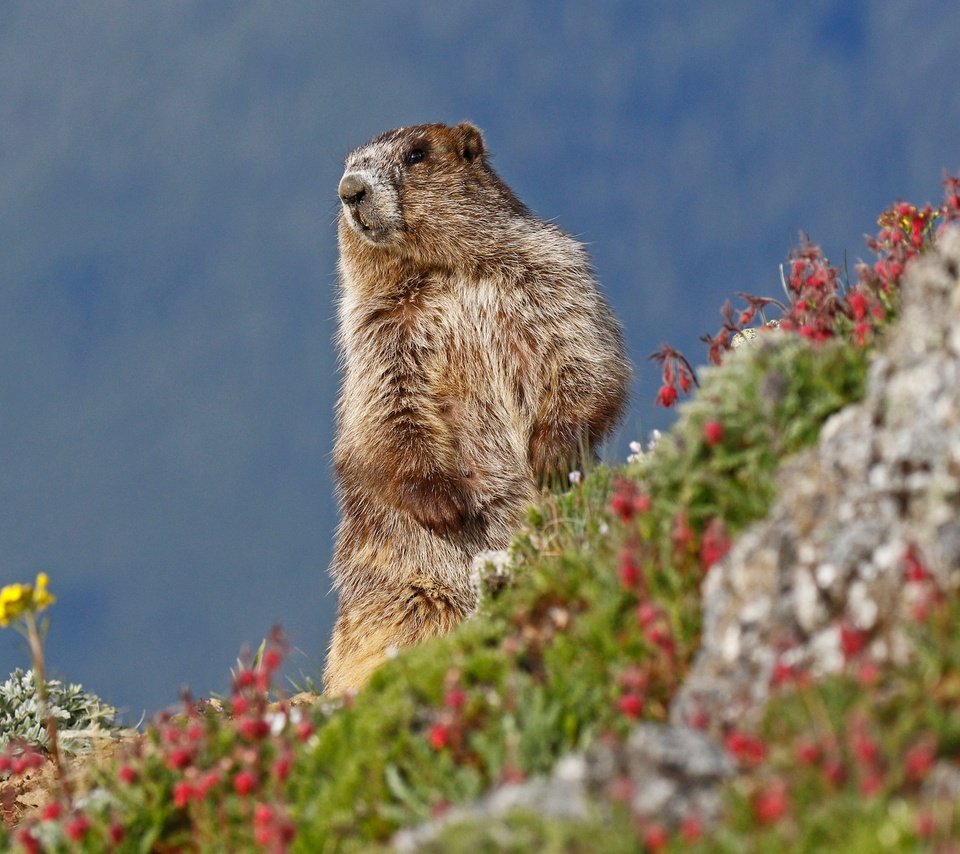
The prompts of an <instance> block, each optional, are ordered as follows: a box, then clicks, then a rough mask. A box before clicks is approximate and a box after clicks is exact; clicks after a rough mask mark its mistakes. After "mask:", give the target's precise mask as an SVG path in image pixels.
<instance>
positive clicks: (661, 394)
mask: <svg viewBox="0 0 960 854" xmlns="http://www.w3.org/2000/svg"><path fill="white" fill-rule="evenodd" d="M676 402H677V390H676V388H674V387H673V386H672V385H666V384H664V385H662V386H660V391H658V392H657V397H656V400H655V401H654V403H656V405H657V406H664V407H666V408H667V409H669V408H670V407H671V406H673V404H675V403H676Z"/></svg>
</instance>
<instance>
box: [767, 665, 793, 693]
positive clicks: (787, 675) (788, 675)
mask: <svg viewBox="0 0 960 854" xmlns="http://www.w3.org/2000/svg"><path fill="white" fill-rule="evenodd" d="M794 677H795V674H794V672H793V667H791V666H790V665H789V664H786V663H785V662H783V661H779V660H778V661H777V663H776V664H775V665H774V666H773V673H772V674H770V684H771V685H773V686H774V687H775V688H779V687H781V686H782V685H789V684H790V683H791V682H793V680H794Z"/></svg>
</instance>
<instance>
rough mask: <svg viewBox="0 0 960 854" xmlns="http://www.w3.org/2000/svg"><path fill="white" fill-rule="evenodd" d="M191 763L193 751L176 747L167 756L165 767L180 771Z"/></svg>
mask: <svg viewBox="0 0 960 854" xmlns="http://www.w3.org/2000/svg"><path fill="white" fill-rule="evenodd" d="M191 761H193V751H191V750H188V749H187V748H186V747H177V748H174V749H173V750H171V751H170V753H169V754H167V767H168V768H172V769H174V770H179V771H182V770H183V769H184V768H186V767H187V766H188V765H189V764H190V763H191Z"/></svg>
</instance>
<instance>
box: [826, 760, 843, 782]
mask: <svg viewBox="0 0 960 854" xmlns="http://www.w3.org/2000/svg"><path fill="white" fill-rule="evenodd" d="M823 777H824V779H825V780H826V781H827V782H828V783H830V784H831V785H832V786H835V787H837V786H842V785H843V781H844V780H846V778H847V769H846V768H844V767H843V763H842V762H840V761H839V760H838V759H835V758H834V759H830V760H829V761H827V762H826V763H825V764H824V766H823Z"/></svg>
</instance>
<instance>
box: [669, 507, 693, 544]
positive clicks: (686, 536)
mask: <svg viewBox="0 0 960 854" xmlns="http://www.w3.org/2000/svg"><path fill="white" fill-rule="evenodd" d="M693 537H694V534H693V528H691V527H690V523H689V522H688V521H687V514H686V513H685V512H684V511H683V510H681V511H680V512H679V513H677V515H676V516H675V517H674V520H673V530H672V531H671V532H670V539H671V541H672V542H673V547H674V548H675V549H676V550H677V551H678V552H684V551H686V550H687V549H688V548H689V546H690V544H691V543H692V542H693Z"/></svg>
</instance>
